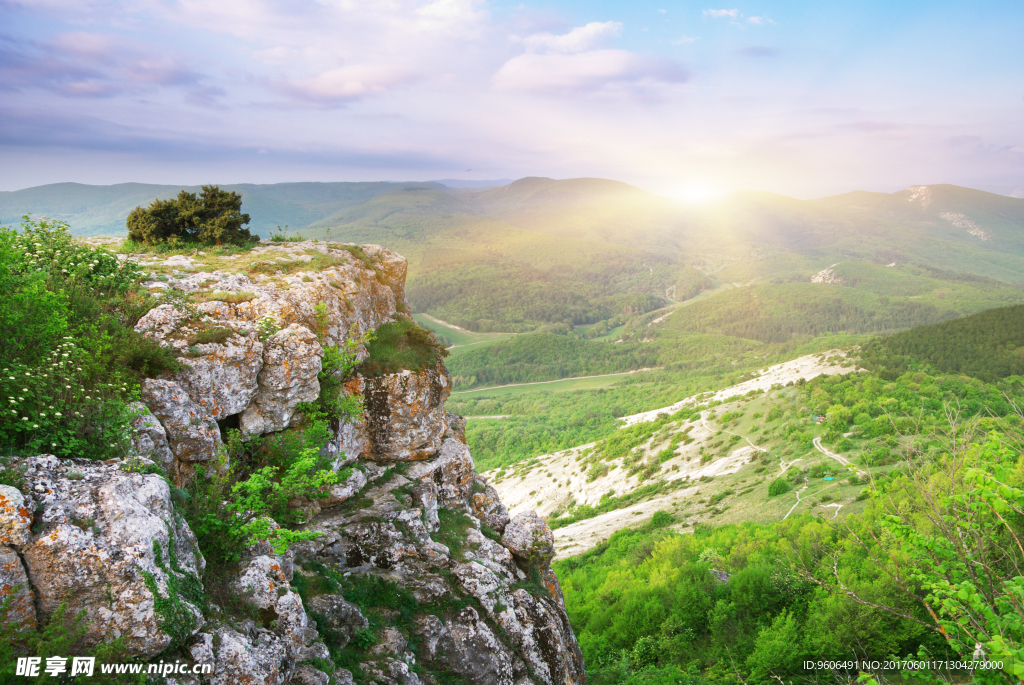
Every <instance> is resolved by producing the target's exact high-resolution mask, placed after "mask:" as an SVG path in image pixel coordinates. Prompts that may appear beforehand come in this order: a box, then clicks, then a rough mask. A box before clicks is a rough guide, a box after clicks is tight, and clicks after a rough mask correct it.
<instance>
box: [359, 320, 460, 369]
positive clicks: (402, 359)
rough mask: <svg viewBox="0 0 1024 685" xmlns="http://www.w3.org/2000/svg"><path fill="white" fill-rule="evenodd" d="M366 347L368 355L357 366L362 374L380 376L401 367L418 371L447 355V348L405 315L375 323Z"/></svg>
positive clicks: (434, 363) (433, 364) (435, 363)
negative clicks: (378, 324) (372, 334)
mask: <svg viewBox="0 0 1024 685" xmlns="http://www.w3.org/2000/svg"><path fill="white" fill-rule="evenodd" d="M366 350H367V352H368V353H369V356H367V358H366V359H365V360H364V361H363V363H362V364H361V365H360V367H359V370H360V373H362V374H363V375H364V376H382V375H385V374H389V373H396V372H398V371H401V370H403V369H408V370H410V371H421V370H423V369H425V368H427V367H431V366H436V365H437V363H438V362H440V361H441V359H442V358H443V357H447V356H448V350H446V349H445V348H444V347H442V346H441V344H440V343H438V342H437V341H436V340H435V339H434V338H433V337H432V336H431V334H430V332H429V331H427V330H426V329H423V328H420V327H419V326H417V325H416V323H415V322H414V321H412V320H410V319H406V318H404V317H400V318H399V319H398V320H397V321H389V322H388V323H385V324H382V325H381V326H380V327H378V328H377V332H376V333H374V337H373V338H372V339H371V340H370V342H368V343H367V345H366Z"/></svg>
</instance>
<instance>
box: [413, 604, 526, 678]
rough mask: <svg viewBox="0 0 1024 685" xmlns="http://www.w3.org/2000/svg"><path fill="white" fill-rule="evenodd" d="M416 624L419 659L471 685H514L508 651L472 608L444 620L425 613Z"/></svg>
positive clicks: (510, 657) (510, 656)
mask: <svg viewBox="0 0 1024 685" xmlns="http://www.w3.org/2000/svg"><path fill="white" fill-rule="evenodd" d="M416 624H417V633H418V635H419V636H420V637H421V638H422V639H423V642H422V645H421V647H420V658H421V659H422V660H423V661H424V662H425V663H427V664H429V665H430V666H431V667H432V668H433V669H435V670H439V671H450V672H452V673H454V674H457V675H459V676H461V677H462V678H464V679H465V680H466V682H467V683H470V684H471V685H514V683H515V680H514V677H513V676H514V674H513V668H512V657H513V655H512V653H511V651H509V649H508V648H507V647H506V646H505V645H503V644H502V643H501V641H500V640H499V639H498V638H497V636H496V635H495V634H494V632H493V631H492V630H491V629H490V627H489V626H488V625H487V623H486V622H485V621H483V620H482V619H481V617H480V615H479V614H478V613H477V611H476V610H475V609H474V608H472V607H466V608H465V609H463V610H461V611H460V612H458V613H457V614H455V616H453V617H452V618H451V619H449V620H448V621H446V622H443V621H442V620H441V619H440V618H438V617H437V616H432V615H429V614H428V615H426V616H422V617H420V618H419V619H418V620H417V621H416Z"/></svg>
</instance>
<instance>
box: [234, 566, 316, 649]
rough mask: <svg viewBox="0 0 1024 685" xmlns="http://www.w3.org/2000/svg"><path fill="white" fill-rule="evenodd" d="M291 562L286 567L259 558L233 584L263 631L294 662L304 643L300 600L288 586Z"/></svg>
mask: <svg viewBox="0 0 1024 685" xmlns="http://www.w3.org/2000/svg"><path fill="white" fill-rule="evenodd" d="M290 571H291V559H290V557H289V558H288V560H287V564H284V563H282V560H281V559H279V558H276V557H273V556H269V555H260V556H258V557H255V558H253V559H250V560H248V561H247V562H246V564H245V566H244V567H243V569H242V571H241V572H240V573H239V575H238V578H237V579H236V580H235V582H234V586H235V590H236V592H237V593H238V595H239V597H241V598H242V601H243V602H244V603H245V604H247V605H248V606H249V607H250V608H252V609H254V610H256V611H257V612H258V613H259V616H260V618H261V620H262V622H263V626H264V628H267V629H270V630H273V632H274V634H275V635H277V636H278V638H280V642H281V644H282V645H283V646H284V647H285V655H286V656H287V657H288V658H289V659H291V660H293V661H294V659H295V657H296V655H298V653H299V651H300V650H301V649H302V648H303V647H304V646H305V644H306V642H307V638H308V636H307V634H306V629H307V628H308V627H309V625H310V624H309V618H308V617H307V616H306V610H305V607H303V605H302V599H301V598H300V597H299V595H298V594H297V593H295V592H292V589H291V587H290V585H289V576H290V575H291V573H290Z"/></svg>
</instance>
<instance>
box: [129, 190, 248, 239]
mask: <svg viewBox="0 0 1024 685" xmlns="http://www.w3.org/2000/svg"><path fill="white" fill-rule="evenodd" d="M126 223H127V226H128V239H129V240H132V241H136V242H139V243H149V244H156V243H170V244H172V245H173V244H175V243H178V242H183V243H202V244H204V245H222V244H232V245H242V244H248V243H252V242H253V241H254V236H253V235H252V234H251V233H249V229H247V228H242V227H243V226H244V225H245V224H247V223H249V215H248V214H242V196H241V195H239V194H238V193H234V192H229V191H226V190H221V189H220V188H218V187H217V186H203V191H202V193H201V194H200V195H198V196H197V195H196V194H195V193H190V192H188V191H185V190H183V191H181V192H180V193H178V197H177V198H176V199H174V200H154V201H153V203H152V204H151V205H150V206H149V207H147V208H146V209H143V208H142V206H141V205H140V206H138V207H136V208H135V209H133V210H132V211H131V213H130V214H129V215H128V220H127V222H126ZM256 240H258V238H256Z"/></svg>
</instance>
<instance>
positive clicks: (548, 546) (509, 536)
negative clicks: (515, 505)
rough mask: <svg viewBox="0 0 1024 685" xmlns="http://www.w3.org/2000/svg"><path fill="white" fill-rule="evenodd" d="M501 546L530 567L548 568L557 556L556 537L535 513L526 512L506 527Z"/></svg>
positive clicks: (518, 515) (517, 516)
mask: <svg viewBox="0 0 1024 685" xmlns="http://www.w3.org/2000/svg"><path fill="white" fill-rule="evenodd" d="M501 544H503V545H504V546H505V547H507V548H508V550H509V551H510V552H512V554H514V555H515V556H516V558H517V559H520V560H521V561H523V562H524V563H526V564H529V565H530V566H534V567H537V568H546V567H547V565H548V564H549V563H551V559H552V558H554V556H555V536H554V535H553V534H552V533H551V529H550V528H548V524H547V522H546V521H545V520H544V519H542V518H541V517H540V516H537V512H535V511H524V512H521V513H519V514H516V517H515V518H514V519H512V521H511V522H510V523H509V524H508V525H507V526H505V533H504V534H503V535H502V536H501Z"/></svg>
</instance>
